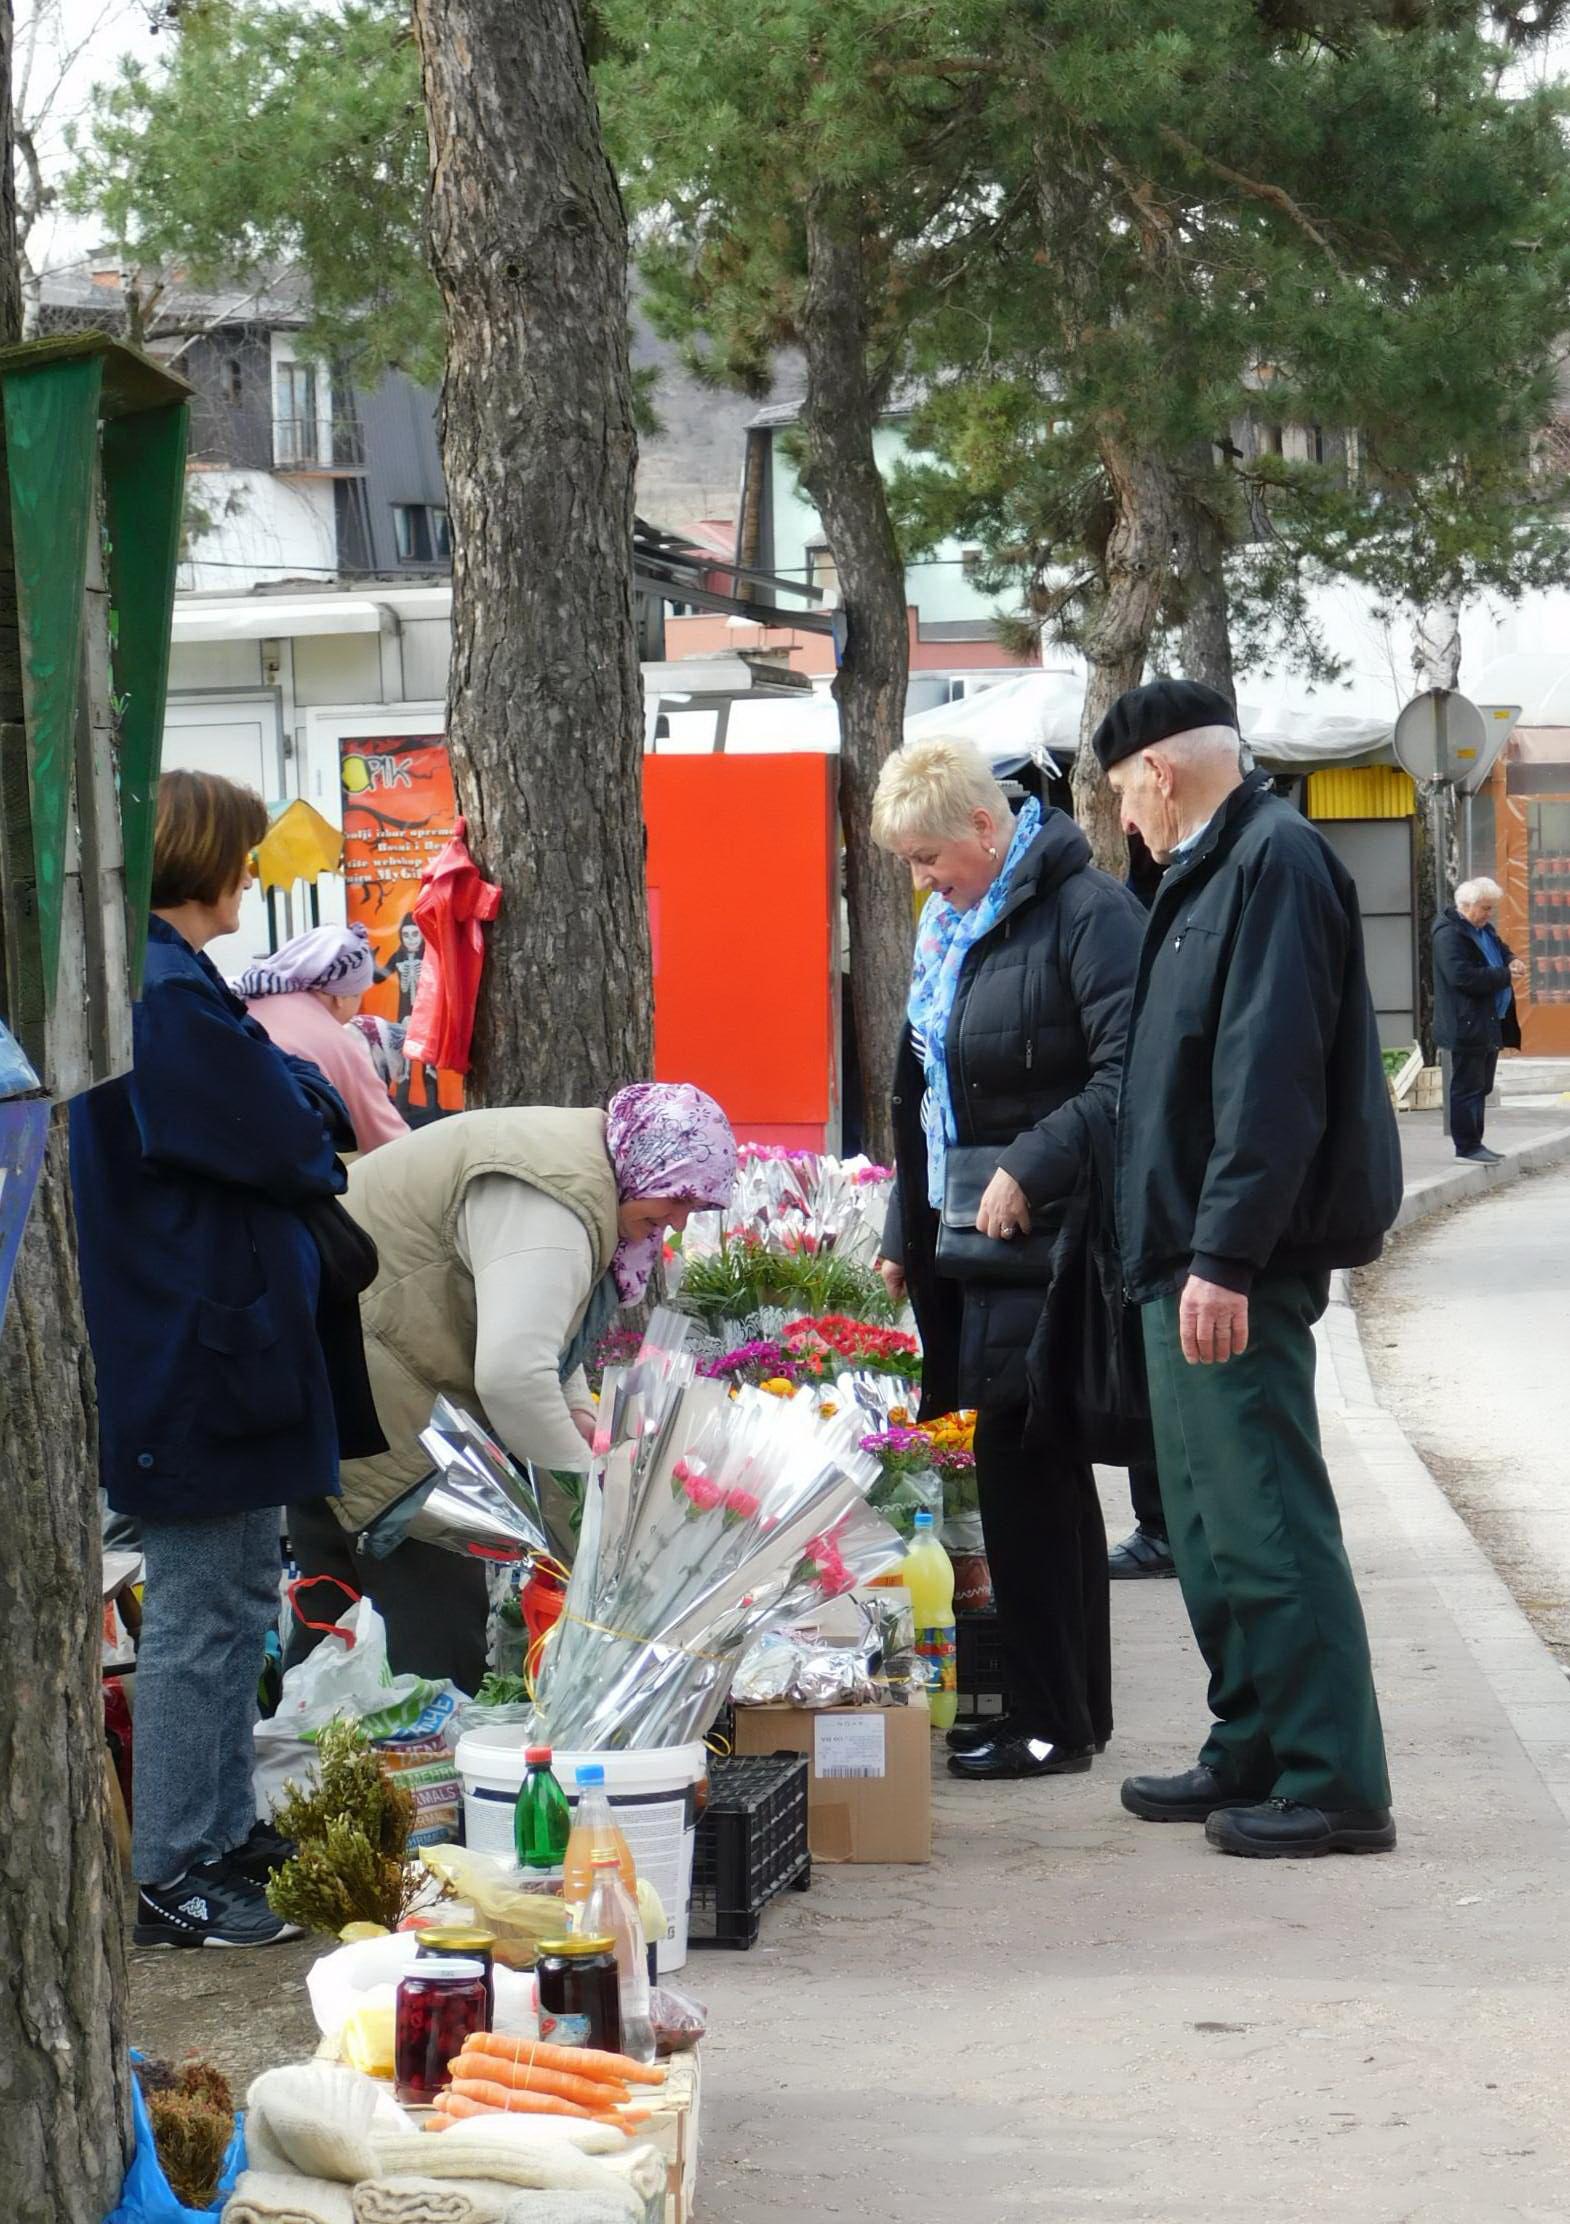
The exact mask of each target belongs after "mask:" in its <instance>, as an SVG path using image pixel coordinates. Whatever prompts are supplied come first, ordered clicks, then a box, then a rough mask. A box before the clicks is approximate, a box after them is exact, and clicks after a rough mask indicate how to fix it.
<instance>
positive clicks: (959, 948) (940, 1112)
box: [906, 796, 1041, 1206]
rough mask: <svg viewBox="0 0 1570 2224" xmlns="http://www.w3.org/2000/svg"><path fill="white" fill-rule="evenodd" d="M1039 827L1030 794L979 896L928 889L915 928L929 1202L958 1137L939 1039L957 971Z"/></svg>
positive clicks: (937, 1193)
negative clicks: (959, 899) (964, 899)
mask: <svg viewBox="0 0 1570 2224" xmlns="http://www.w3.org/2000/svg"><path fill="white" fill-rule="evenodd" d="M1040 831H1041V805H1040V804H1039V803H1038V802H1037V801H1036V798H1035V797H1034V796H1031V797H1030V798H1029V799H1028V801H1027V802H1026V804H1025V807H1024V809H1023V810H1022V811H1021V812H1020V814H1019V817H1018V818H1017V819H1016V820H1015V821H1014V839H1013V840H1012V841H1011V842H1010V843H1009V846H1008V854H1007V856H1006V857H1005V858H1004V860H1003V865H1002V870H1001V871H1000V872H999V874H998V877H997V879H996V880H995V881H994V882H993V883H992V886H991V887H990V888H989V889H988V890H987V892H986V894H985V895H984V896H983V897H982V899H981V901H980V902H979V903H975V904H972V905H971V907H970V909H969V910H968V911H956V910H955V908H954V906H953V905H952V904H951V903H949V902H948V901H947V900H946V898H944V897H942V896H940V895H938V894H937V893H936V891H934V892H933V894H932V895H930V896H929V897H928V898H927V901H926V905H925V907H924V909H923V911H922V914H921V919H920V922H919V923H918V925H917V928H916V960H915V965H914V967H913V969H912V972H911V981H910V1002H909V1004H908V1005H907V1006H906V1013H907V1016H908V1017H909V1020H910V1024H911V1030H912V1032H913V1034H914V1035H915V1038H916V1047H917V1050H918V1051H919V1053H920V1056H921V1063H922V1070H923V1072H924V1073H925V1075H926V1080H927V1093H926V1095H925V1097H924V1098H923V1099H922V1105H921V1124H922V1126H923V1128H924V1129H925V1130H926V1136H927V1202H928V1204H930V1205H933V1206H941V1205H942V1203H943V1163H944V1160H945V1158H946V1157H947V1155H948V1147H949V1145H950V1143H953V1142H956V1141H957V1140H958V1130H957V1129H956V1127H955V1125H954V1099H953V1094H952V1092H951V1090H950V1088H949V1071H948V1061H947V1058H946V1056H945V1051H944V1045H945V1041H946V1039H947V1036H948V1030H949V1020H950V1019H951V1017H952V1016H953V1012H954V999H955V997H956V996H957V995H958V993H959V977H960V974H961V972H962V971H963V970H964V965H965V958H966V955H967V953H968V952H969V951H970V950H971V948H972V947H973V946H974V945H975V944H976V943H977V942H979V941H980V940H981V937H982V936H983V935H984V934H985V933H987V931H988V930H989V928H991V927H994V926H996V924H997V919H998V913H999V912H1000V911H1001V910H1002V909H1003V904H1004V900H1005V898H1006V897H1007V895H1008V892H1009V882H1010V881H1011V880H1012V879H1013V877H1014V873H1015V869H1016V868H1017V866H1018V864H1019V861H1020V859H1021V858H1022V857H1023V856H1024V854H1025V852H1026V850H1028V849H1029V847H1030V845H1031V843H1032V842H1033V841H1034V840H1035V838H1036V836H1037V835H1038V834H1039V833H1040Z"/></svg>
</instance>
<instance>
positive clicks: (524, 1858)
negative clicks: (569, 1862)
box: [512, 1745, 572, 1869]
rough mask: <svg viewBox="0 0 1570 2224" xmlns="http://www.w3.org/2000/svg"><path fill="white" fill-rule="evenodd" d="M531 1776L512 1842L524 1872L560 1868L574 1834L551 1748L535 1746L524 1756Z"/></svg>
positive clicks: (514, 1815) (515, 1813) (524, 1787)
mask: <svg viewBox="0 0 1570 2224" xmlns="http://www.w3.org/2000/svg"><path fill="white" fill-rule="evenodd" d="M523 1758H524V1761H525V1763H526V1764H527V1769H528V1773H527V1775H526V1776H525V1777H524V1779H523V1783H522V1786H521V1787H520V1789H519V1792H518V1804H517V1806H516V1807H515V1808H514V1809H513V1811H512V1842H513V1844H514V1846H515V1847H516V1848H517V1853H518V1863H519V1866H520V1868H524V1869H559V1868H560V1867H561V1865H562V1860H563V1858H564V1856H565V1855H566V1852H567V1840H568V1839H569V1838H570V1837H571V1835H572V1809H571V1808H570V1807H569V1806H568V1804H567V1794H566V1793H565V1792H564V1791H563V1790H562V1788H561V1786H560V1784H558V1783H557V1781H556V1778H555V1777H554V1776H553V1775H552V1773H551V1749H550V1747H549V1746H548V1745H531V1746H530V1747H529V1749H528V1751H527V1752H526V1753H525V1754H524V1756H523Z"/></svg>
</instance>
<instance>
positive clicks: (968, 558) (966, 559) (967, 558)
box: [959, 547, 981, 579]
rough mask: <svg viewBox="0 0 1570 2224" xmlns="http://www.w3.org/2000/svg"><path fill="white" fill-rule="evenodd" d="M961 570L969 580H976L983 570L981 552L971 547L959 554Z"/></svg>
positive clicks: (963, 549)
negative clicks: (979, 572)
mask: <svg viewBox="0 0 1570 2224" xmlns="http://www.w3.org/2000/svg"><path fill="white" fill-rule="evenodd" d="M959 568H960V570H961V572H962V573H963V574H964V576H965V578H967V579H974V578H975V576H976V574H977V572H978V571H980V569H981V550H980V549H979V548H975V547H970V548H962V549H961V550H960V552H959Z"/></svg>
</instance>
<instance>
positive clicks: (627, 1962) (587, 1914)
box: [579, 1850, 654, 2062]
mask: <svg viewBox="0 0 1570 2224" xmlns="http://www.w3.org/2000/svg"><path fill="white" fill-rule="evenodd" d="M593 1870H594V1882H593V1885H592V1887H591V1888H590V1892H589V1897H588V1901H587V1904H586V1905H585V1907H584V1910H583V1917H582V1921H581V1922H580V1924H579V1929H580V1930H581V1931H582V1932H583V1934H584V1936H585V1937H586V1938H614V1939H615V1941H616V1987H617V1991H618V1993H619V1994H620V1996H621V2050H622V2052H623V2054H626V2055H628V2056H630V2057H631V2059H632V2060H633V2061H634V2062H652V2061H653V2060H654V2025H653V2024H652V2023H651V2022H650V2020H649V1949H648V1946H647V1944H646V1943H645V1941H644V1936H643V1923H642V1921H641V1919H640V1917H639V1914H638V1903H637V1901H636V1899H635V1898H634V1897H633V1895H632V1893H631V1892H629V1891H628V1889H627V1887H626V1885H625V1884H624V1883H623V1882H622V1879H621V1865H620V1863H619V1862H618V1860H617V1858H616V1856H615V1854H614V1853H612V1852H610V1851H609V1850H607V1851H605V1852H603V1853H597V1854H596V1855H595V1856H594V1862H593Z"/></svg>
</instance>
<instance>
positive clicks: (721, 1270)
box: [666, 1214, 889, 1343]
mask: <svg viewBox="0 0 1570 2224" xmlns="http://www.w3.org/2000/svg"><path fill="white" fill-rule="evenodd" d="M698 1217H699V1216H698V1215H697V1214H694V1216H693V1219H694V1220H696V1219H697V1218H698ZM667 1269H668V1271H667V1277H666V1281H667V1288H668V1289H669V1292H670V1298H671V1303H672V1304H673V1305H675V1306H677V1307H679V1309H680V1310H681V1311H682V1312H684V1313H690V1314H691V1315H692V1316H693V1318H694V1319H695V1320H699V1321H701V1322H702V1323H703V1325H704V1326H705V1327H706V1328H707V1329H708V1330H709V1331H710V1332H711V1333H712V1334H715V1335H719V1336H723V1337H726V1338H727V1339H728V1340H729V1341H730V1342H732V1343H739V1342H741V1341H742V1339H743V1337H753V1338H759V1337H764V1336H770V1335H774V1334H776V1333H777V1331H778V1329H779V1326H780V1323H781V1322H782V1321H783V1320H785V1319H786V1318H788V1317H789V1316H790V1315H791V1314H793V1313H799V1312H800V1311H801V1310H802V1309H803V1307H806V1308H808V1309H809V1310H812V1309H820V1310H828V1309H830V1308H838V1309H840V1310H849V1311H854V1312H856V1313H858V1314H861V1315H863V1316H865V1317H866V1318H868V1319H872V1320H887V1319H888V1317H889V1302H888V1295H887V1292H886V1291H885V1289H884V1287H883V1283H882V1280H881V1278H880V1276H879V1275H878V1274H877V1273H876V1272H875V1271H874V1270H873V1268H872V1267H871V1266H870V1265H863V1264H862V1263H861V1262H859V1261H857V1260H855V1259H852V1258H849V1257H845V1256H842V1255H841V1254H840V1253H839V1252H837V1251H834V1250H809V1249H806V1248H793V1249H787V1248H785V1247H784V1246H783V1245H782V1244H775V1243H773V1242H771V1241H768V1240H766V1239H765V1238H764V1237H763V1236H762V1235H760V1234H758V1233H757V1232H756V1231H754V1230H744V1231H742V1232H741V1233H739V1234H736V1235H725V1234H723V1233H722V1235H721V1236H720V1239H719V1241H718V1243H717V1244H715V1245H714V1247H713V1248H712V1249H709V1248H703V1247H701V1245H700V1238H699V1236H698V1234H697V1233H696V1232H695V1230H694V1228H693V1226H692V1224H691V1223H690V1222H689V1224H688V1227H687V1231H686V1233H685V1235H684V1236H683V1237H682V1243H681V1250H680V1252H679V1254H678V1255H677V1256H676V1257H675V1258H674V1259H672V1260H668V1261H667Z"/></svg>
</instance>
